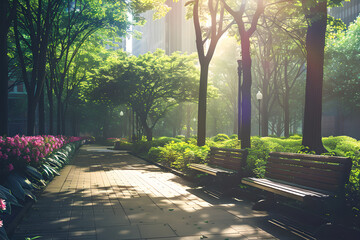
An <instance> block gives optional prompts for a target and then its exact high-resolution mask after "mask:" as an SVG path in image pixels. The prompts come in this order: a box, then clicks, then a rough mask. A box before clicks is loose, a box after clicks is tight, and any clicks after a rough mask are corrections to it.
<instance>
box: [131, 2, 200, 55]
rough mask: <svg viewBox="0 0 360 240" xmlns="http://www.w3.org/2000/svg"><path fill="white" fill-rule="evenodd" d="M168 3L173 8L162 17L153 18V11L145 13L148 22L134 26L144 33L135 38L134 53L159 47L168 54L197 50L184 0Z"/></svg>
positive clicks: (137, 53)
mask: <svg viewBox="0 0 360 240" xmlns="http://www.w3.org/2000/svg"><path fill="white" fill-rule="evenodd" d="M166 4H167V5H168V6H169V7H170V8H171V10H170V11H169V12H168V13H167V15H166V16H165V17H163V18H161V19H157V20H153V14H154V12H153V11H148V12H146V13H144V14H143V17H144V18H145V19H146V24H145V25H144V26H141V27H140V26H138V27H135V28H134V30H136V31H139V32H141V33H142V38H141V39H140V40H137V39H133V44H132V54H134V55H136V56H138V55H139V54H144V53H146V52H149V51H150V52H154V51H155V50H156V49H157V48H160V49H163V50H165V53H166V54H171V53H173V52H175V51H181V52H187V53H193V52H196V45H195V30H194V25H193V21H192V19H189V20H187V19H186V16H185V15H186V9H185V7H184V2H182V1H178V2H173V1H172V0H168V1H167V2H166Z"/></svg>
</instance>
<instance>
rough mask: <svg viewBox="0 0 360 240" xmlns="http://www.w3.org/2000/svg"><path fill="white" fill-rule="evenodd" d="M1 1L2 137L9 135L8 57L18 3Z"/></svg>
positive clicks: (0, 86) (0, 79) (0, 94)
mask: <svg viewBox="0 0 360 240" xmlns="http://www.w3.org/2000/svg"><path fill="white" fill-rule="evenodd" d="M12 4H13V5H11V4H10V0H3V1H0V112H1V114H0V136H2V135H7V134H8V82H9V81H8V75H9V70H8V57H7V41H8V32H9V27H10V24H11V22H12V20H13V18H14V14H15V7H14V6H16V1H13V2H12Z"/></svg>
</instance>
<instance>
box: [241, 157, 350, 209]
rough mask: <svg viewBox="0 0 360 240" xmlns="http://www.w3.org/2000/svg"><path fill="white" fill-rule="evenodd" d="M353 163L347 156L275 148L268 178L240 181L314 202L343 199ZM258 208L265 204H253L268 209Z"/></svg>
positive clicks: (268, 168)
mask: <svg viewBox="0 0 360 240" xmlns="http://www.w3.org/2000/svg"><path fill="white" fill-rule="evenodd" d="M351 165H352V161H351V159H350V158H345V157H334V156H322V155H310V154H295V153H281V152H272V153H270V156H269V159H268V162H267V165H266V172H265V178H253V177H249V178H243V179H242V181H241V182H242V183H244V184H247V185H250V186H253V187H256V188H260V189H263V190H265V191H268V192H271V193H274V194H277V195H281V196H284V197H286V198H291V199H295V200H298V201H302V202H307V201H309V202H312V203H313V202H314V200H315V201H316V202H317V201H318V200H326V199H329V198H332V197H334V196H337V199H343V196H344V186H345V184H346V183H347V182H348V181H349V175H350V170H351ZM259 204H260V205H261V201H260V202H259ZM263 205H264V204H263ZM265 206H268V204H266V205H265ZM259 208H263V207H262V206H257V204H255V205H254V209H257V210H266V209H259ZM265 208H266V207H265Z"/></svg>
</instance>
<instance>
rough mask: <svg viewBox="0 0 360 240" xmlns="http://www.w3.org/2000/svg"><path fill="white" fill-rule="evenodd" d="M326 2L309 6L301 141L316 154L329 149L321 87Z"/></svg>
mask: <svg viewBox="0 0 360 240" xmlns="http://www.w3.org/2000/svg"><path fill="white" fill-rule="evenodd" d="M326 3H327V2H326V1H323V2H320V3H317V4H316V5H315V6H314V7H311V8H310V15H308V16H307V18H308V19H309V20H310V24H309V25H308V29H307V35H306V52H307V58H306V60H307V72H306V88H305V109H304V128H303V141H302V144H303V145H304V146H306V147H308V148H309V150H310V151H315V152H316V153H317V154H320V153H323V152H326V149H325V148H324V146H323V144H322V140H321V137H322V136H321V116H322V87H323V71H324V69H323V68H324V46H325V32H326V23H327V8H326V6H327V4H326Z"/></svg>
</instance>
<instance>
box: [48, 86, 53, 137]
mask: <svg viewBox="0 0 360 240" xmlns="http://www.w3.org/2000/svg"><path fill="white" fill-rule="evenodd" d="M47 85H49V86H48V88H47V97H48V102H49V134H50V135H53V134H54V100H53V87H54V86H53V85H54V82H53V80H50V84H47Z"/></svg>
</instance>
